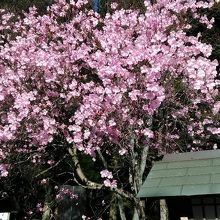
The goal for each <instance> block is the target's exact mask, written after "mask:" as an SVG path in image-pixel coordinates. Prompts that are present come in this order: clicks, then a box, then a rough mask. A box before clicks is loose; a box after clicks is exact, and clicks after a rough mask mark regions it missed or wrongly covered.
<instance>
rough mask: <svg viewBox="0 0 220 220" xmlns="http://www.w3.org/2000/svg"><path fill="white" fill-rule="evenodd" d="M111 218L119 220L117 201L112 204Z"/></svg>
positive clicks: (110, 219)
mask: <svg viewBox="0 0 220 220" xmlns="http://www.w3.org/2000/svg"><path fill="white" fill-rule="evenodd" d="M109 220H117V205H116V203H115V201H113V202H112V204H111V206H110V211H109Z"/></svg>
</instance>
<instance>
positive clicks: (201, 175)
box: [138, 150, 220, 220]
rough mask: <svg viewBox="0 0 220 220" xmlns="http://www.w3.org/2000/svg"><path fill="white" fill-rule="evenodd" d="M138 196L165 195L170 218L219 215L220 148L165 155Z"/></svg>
mask: <svg viewBox="0 0 220 220" xmlns="http://www.w3.org/2000/svg"><path fill="white" fill-rule="evenodd" d="M138 197H140V198H146V197H147V198H150V197H151V198H155V199H166V203H167V206H168V210H169V220H180V219H181V218H182V219H194V220H203V219H206V220H214V219H215V220H216V219H220V150H209V151H200V152H188V153H180V154H168V155H165V156H164V157H163V159H162V161H159V162H155V164H154V165H153V167H152V169H151V171H150V173H149V175H148V176H147V178H146V180H145V182H144V184H143V186H142V187H141V189H140V191H139V193H138ZM183 217H185V218H183Z"/></svg>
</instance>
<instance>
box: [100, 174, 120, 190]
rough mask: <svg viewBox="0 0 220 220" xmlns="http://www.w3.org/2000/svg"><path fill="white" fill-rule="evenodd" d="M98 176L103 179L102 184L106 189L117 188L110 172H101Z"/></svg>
mask: <svg viewBox="0 0 220 220" xmlns="http://www.w3.org/2000/svg"><path fill="white" fill-rule="evenodd" d="M100 174H101V177H102V178H105V180H104V181H103V183H104V185H105V186H106V187H110V188H117V181H116V180H114V179H113V175H112V172H110V171H108V170H102V171H101V172H100Z"/></svg>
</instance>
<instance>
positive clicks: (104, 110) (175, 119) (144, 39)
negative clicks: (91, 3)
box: [0, 0, 220, 220]
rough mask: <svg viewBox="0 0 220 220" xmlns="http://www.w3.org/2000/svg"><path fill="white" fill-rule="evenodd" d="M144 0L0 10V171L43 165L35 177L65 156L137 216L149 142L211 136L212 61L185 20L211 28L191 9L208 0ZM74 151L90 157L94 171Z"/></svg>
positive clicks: (75, 172) (155, 146)
mask: <svg viewBox="0 0 220 220" xmlns="http://www.w3.org/2000/svg"><path fill="white" fill-rule="evenodd" d="M144 3H145V9H144V11H139V10H125V9H117V4H116V3H113V4H112V5H111V11H110V12H109V13H107V14H106V15H105V16H103V17H102V16H100V15H99V14H98V13H96V12H94V11H92V10H89V9H88V7H87V6H86V5H87V2H86V0H78V1H69V3H68V2H66V1H65V0H57V1H56V2H55V3H54V4H53V5H51V6H50V7H48V10H47V14H45V15H39V14H38V13H37V10H36V8H35V7H32V8H30V10H29V12H28V13H24V15H23V16H21V17H16V16H14V15H13V14H10V13H7V12H5V11H4V10H1V12H0V15H1V19H0V31H1V39H2V41H1V42H0V43H1V47H0V71H1V72H0V73H1V74H0V142H1V149H0V159H1V165H0V171H1V179H2V181H6V179H7V178H9V177H10V175H11V174H10V173H11V172H12V171H13V169H14V168H15V166H16V165H17V163H19V161H20V162H22V160H24V161H28V163H30V164H32V166H33V167H36V171H37V172H39V173H38V174H36V176H37V177H41V176H44V177H46V178H45V180H44V179H43V180H42V181H41V184H42V183H46V181H47V180H46V179H47V178H50V171H51V170H53V169H56V167H57V166H58V165H60V163H61V161H62V163H63V162H66V163H71V166H72V171H69V170H68V172H70V173H71V175H72V176H73V179H74V181H75V183H77V184H79V185H82V186H83V187H85V188H88V189H97V190H101V189H108V190H109V192H111V194H112V195H114V198H115V200H116V201H117V206H118V210H119V214H120V217H121V219H122V220H123V219H126V215H128V214H127V213H126V212H125V202H124V201H129V202H130V203H131V204H133V210H132V213H130V214H131V215H132V216H133V217H131V218H133V219H145V211H144V202H143V201H141V200H140V199H138V198H136V195H137V193H138V191H139V189H140V186H141V184H142V181H143V178H144V175H145V172H146V168H147V166H146V164H147V161H148V158H150V156H151V155H150V153H151V152H152V151H155V152H157V153H159V154H163V153H166V152H177V151H179V150H184V148H185V150H187V149H188V150H194V149H195V150H196V149H199V148H201V147H204V148H210V147H212V146H213V142H212V141H211V139H210V138H211V137H217V136H218V135H219V133H220V129H219V125H218V123H219V122H218V120H215V119H216V118H217V117H218V111H219V109H220V104H219V103H220V102H219V101H218V85H219V81H218V80H217V71H216V67H217V66H218V62H217V61H216V60H211V59H210V55H211V53H212V47H211V45H208V44H205V43H203V42H202V41H201V35H200V33H198V35H197V36H190V35H189V30H190V29H191V25H190V24H191V23H190V22H191V21H192V20H197V21H198V22H200V23H202V24H203V25H205V26H206V27H207V28H212V24H213V22H214V20H213V19H212V18H208V17H207V16H205V15H204V14H202V13H200V12H202V10H203V9H208V8H210V7H212V6H213V4H214V2H212V1H209V2H204V1H196V0H189V1H183V0H158V1H157V3H155V4H152V5H151V4H150V3H149V2H148V1H145V2H144ZM54 152H59V154H56V155H55V154H54ZM79 155H88V156H89V157H91V158H92V160H93V161H98V162H99V166H97V167H96V168H97V173H98V174H99V176H100V181H99V182H97V181H93V180H91V179H90V178H88V173H86V172H85V170H83V169H82V167H81V160H80V159H79ZM70 161H71V162H70ZM100 164H102V165H100ZM60 167H61V168H63V172H66V171H67V170H66V167H65V166H63V167H62V166H60ZM24 169H25V167H24ZM36 176H35V177H36ZM101 179H102V181H101ZM73 197H74V196H73ZM42 210H43V208H42ZM44 211H45V209H44ZM47 213H48V210H47ZM49 214H50V212H49Z"/></svg>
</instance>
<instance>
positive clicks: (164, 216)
mask: <svg viewBox="0 0 220 220" xmlns="http://www.w3.org/2000/svg"><path fill="white" fill-rule="evenodd" d="M160 220H168V208H167V203H166V200H165V199H161V200H160Z"/></svg>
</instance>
